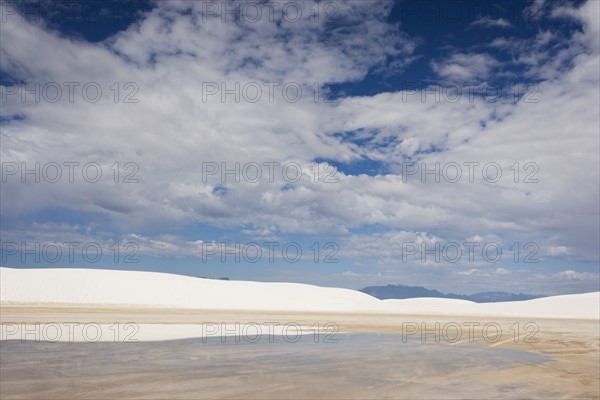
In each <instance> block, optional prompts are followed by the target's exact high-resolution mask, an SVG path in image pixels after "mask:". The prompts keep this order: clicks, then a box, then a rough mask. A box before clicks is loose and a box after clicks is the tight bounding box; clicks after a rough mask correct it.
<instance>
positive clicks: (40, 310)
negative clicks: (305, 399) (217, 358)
mask: <svg viewBox="0 0 600 400" xmlns="http://www.w3.org/2000/svg"><path fill="white" fill-rule="evenodd" d="M0 321H1V322H2V323H3V324H7V323H26V324H35V323H40V324H49V323H64V322H70V323H81V324H85V323H97V324H114V323H119V324H125V323H134V324H138V325H139V328H140V332H143V329H144V328H147V329H149V330H152V329H153V327H154V326H157V325H162V326H164V325H167V326H172V327H173V331H176V328H177V327H178V326H179V325H196V326H200V325H201V324H203V323H216V324H221V323H224V324H229V325H231V324H242V325H243V324H249V323H255V324H263V323H278V324H281V325H284V324H290V323H293V324H297V325H299V326H302V327H311V326H314V325H315V324H319V325H320V326H324V325H325V324H327V323H330V324H335V326H336V327H338V329H339V333H337V334H336V335H335V336H334V337H336V338H338V339H340V340H342V341H343V340H344V334H347V333H373V334H393V335H396V336H395V337H396V338H397V339H396V340H397V342H398V343H400V342H402V341H403V340H409V341H410V340H416V341H418V342H419V343H425V344H429V345H431V346H436V345H448V346H459V347H467V348H470V347H472V346H476V347H485V348H497V349H514V350H519V351H525V352H528V353H532V354H539V355H543V356H547V357H549V358H550V361H549V362H546V363H543V364H542V365H528V364H522V365H513V366H510V367H508V368H503V369H501V370H498V371H485V370H481V371H479V370H477V371H470V370H463V369H459V370H457V371H456V372H454V373H448V374H445V375H444V377H443V380H444V381H446V382H447V383H448V384H458V383H459V382H465V381H467V382H479V383H478V384H479V385H483V386H482V387H484V386H485V383H486V382H487V383H488V384H489V385H496V386H497V385H499V384H501V383H502V384H503V385H506V386H507V387H520V388H521V389H520V390H521V392H520V393H523V390H525V389H523V388H527V389H526V391H530V392H531V396H532V397H536V396H537V397H544V396H542V395H540V394H543V393H552V394H553V396H557V395H558V394H560V396H559V397H563V398H599V397H600V393H599V389H598V388H599V387H600V365H599V361H598V360H599V357H600V339H599V338H600V333H599V329H600V328H599V325H598V321H594V320H576V319H560V318H557V319H551V318H535V319H533V318H518V317H508V318H506V317H504V318H498V317H473V316H448V315H440V316H434V315H414V314H413V315H411V314H385V313H373V312H355V313H343V312H337V313H334V312H279V311H270V312H265V311H249V310H192V309H177V308H149V307H124V306H123V307H112V306H111V307H106V306H103V307H101V306H87V305H86V306H78V305H40V304H29V305H28V304H18V305H17V304H3V305H2V306H1V307H0ZM423 324H424V325H423ZM436 324H439V325H436ZM515 324H518V326H519V329H520V330H519V333H518V335H516V334H515V329H516V325H515ZM526 324H529V329H528V330H523V327H524V326H525V325H526ZM437 326H439V328H437ZM486 326H488V327H490V328H488V330H489V331H488V332H487V333H485V334H484V329H486V328H485V327H486ZM531 326H534V327H535V329H532V328H531ZM415 327H417V331H416V332H415ZM457 327H460V329H462V335H461V337H460V338H459V339H458V340H457V329H456V328H457ZM496 327H500V329H501V331H502V333H501V336H500V337H497V335H496V332H497V328H496ZM421 328H423V329H424V330H425V331H426V333H427V334H426V335H425V336H421V333H422V332H421V331H422V329H421ZM471 328H472V331H470V332H469V331H468V330H469V329H471ZM534 331H535V332H534ZM166 332H167V334H168V332H169V330H168V329H167V331H166ZM434 332H437V335H436V334H434ZM211 337H218V333H217V334H216V335H213V336H211ZM163 339H168V337H164V338H163ZM8 343H10V342H8ZM132 346H135V344H132ZM429 379H432V380H431V382H428V380H429ZM436 379H440V377H431V378H429V377H427V376H423V377H421V378H420V382H422V383H423V384H425V383H427V382H428V383H427V384H428V385H430V386H431V387H433V386H435V385H437V383H436V382H438V381H436ZM6 385H7V382H3V386H4V387H6ZM9 386H10V384H9ZM272 392H273V393H274V395H273V396H274V397H276V395H281V394H282V392H281V391H278V390H273V391H272ZM41 393H42V394H43V393H45V392H44V391H42V392H41ZM267 393H270V391H267ZM361 393H362V392H361ZM402 393H408V392H402ZM46 394H47V393H46ZM229 394H230V395H233V396H234V397H235V394H232V393H229ZM363 394H365V393H363ZM320 395H321V396H324V397H330V396H328V395H327V393H320ZM330 395H333V394H332V393H330ZM387 395H390V396H392V397H394V396H393V393H387V394H386V393H381V396H383V397H386V396H387ZM11 397H12V396H9V397H8V398H11ZM17 397H18V396H17ZM267 397H268V396H267ZM351 397H352V396H351ZM333 398H335V396H334V397H333ZM356 398H360V396H357V397H356ZM508 398H510V396H509V397H508Z"/></svg>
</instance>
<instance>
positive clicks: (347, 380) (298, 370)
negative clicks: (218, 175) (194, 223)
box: [0, 305, 600, 399]
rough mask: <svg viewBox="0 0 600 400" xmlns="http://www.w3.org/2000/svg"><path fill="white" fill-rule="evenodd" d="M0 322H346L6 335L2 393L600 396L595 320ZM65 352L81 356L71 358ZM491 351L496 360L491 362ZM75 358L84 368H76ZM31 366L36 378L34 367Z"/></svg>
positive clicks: (38, 311) (125, 315)
mask: <svg viewBox="0 0 600 400" xmlns="http://www.w3.org/2000/svg"><path fill="white" fill-rule="evenodd" d="M0 322H2V323H3V324H6V323H28V324H34V323H42V324H44V323H46V324H47V323H65V322H70V323H73V322H77V323H82V324H83V323H98V324H114V323H118V324H125V323H135V324H140V329H143V328H144V326H146V325H144V324H168V325H173V326H177V325H180V324H202V323H208V322H210V323H215V324H221V323H226V324H236V323H240V324H248V323H255V324H263V323H273V322H277V323H279V324H282V325H283V324H289V323H293V324H297V325H299V326H303V327H311V326H315V324H317V323H318V324H319V326H320V327H323V326H324V325H326V324H327V323H330V326H332V325H331V324H333V326H337V327H338V329H339V332H338V333H336V334H335V335H333V336H330V338H332V339H338V342H337V343H335V342H330V343H324V338H325V336H324V335H319V340H318V343H315V340H313V339H314V338H315V337H314V335H307V336H306V337H303V339H302V340H301V341H300V342H297V343H289V342H286V341H282V340H281V338H278V339H279V340H275V342H274V343H269V342H268V341H267V340H266V339H263V340H261V341H260V342H259V343H248V342H246V341H244V340H242V341H240V342H239V343H236V342H235V341H232V340H228V341H227V342H226V343H221V340H219V339H218V338H216V337H211V338H210V339H209V340H208V341H206V342H205V341H201V340H199V339H195V340H178V341H171V342H146V343H131V344H129V343H126V344H123V343H43V342H42V343H21V342H20V341H19V340H12V341H7V342H3V343H2V356H3V357H2V359H1V360H0V367H1V368H2V374H1V376H2V377H1V379H0V381H1V382H0V383H1V389H0V394H1V396H0V397H2V398H3V399H4V398H107V397H119V398H165V397H168V398H282V397H287V398H290V397H293V398H305V397H317V398H369V397H371V398H373V397H375V398H484V397H485V398H568V399H573V398H599V397H600V393H599V387H600V350H599V349H600V336H599V335H600V333H599V330H600V328H599V324H598V321H597V320H568V319H532V318H528V319H521V318H514V317H505V318H496V317H495V318H486V317H472V316H470V317H452V316H433V315H427V316H424V315H392V314H376V313H293V312H286V313H277V312H269V313H266V312H249V311H230V312H223V311H205V310H202V311H199V310H183V309H149V308H143V307H137V308H134V307H112V308H107V307H76V306H43V305H2V307H0ZM436 323H437V324H439V325H438V326H437V328H436ZM423 324H424V325H423ZM516 324H518V333H516V331H517V325H516ZM148 326H150V325H148ZM498 328H500V329H501V332H502V333H501V334H499V329H498ZM458 329H460V331H461V335H460V336H458ZM423 330H426V332H425V333H426V335H425V336H422V335H421V333H423V332H422V331H423ZM327 332H331V330H328V331H327ZM122 351H130V352H132V353H131V354H128V355H121V356H115V357H116V359H113V361H112V364H109V367H110V368H109V367H107V366H106V365H104V364H103V362H107V360H105V359H102V355H103V354H106V353H107V352H108V353H110V354H113V355H114V353H115V352H122ZM153 351H154V352H155V353H153ZM198 351H201V352H202V353H201V354H197V355H196V356H195V357H196V358H195V361H194V362H193V363H191V364H186V363H185V362H183V361H181V364H182V365H178V362H177V360H178V359H179V360H182V358H181V357H179V358H173V357H171V358H169V356H168V355H169V354H171V355H173V354H175V355H176V354H180V355H182V354H183V355H185V354H195V353H194V352H198ZM328 351H329V353H328ZM69 352H73V354H74V355H76V354H79V356H78V357H77V356H73V358H68V357H67V358H65V356H66V355H67V354H69ZM407 352H408V353H407ZM511 352H512V353H511ZM36 354H37V356H36ZM328 354H329V356H328ZM434 354H438V355H440V357H441V358H440V359H436V358H435V357H434V356H433V355H434ZM36 357H37V361H38V362H37V363H35V362H34V360H36ZM119 357H120V358H119ZM261 357H262V358H261ZM265 357H266V358H265ZM495 357H498V359H497V360H496V361H497V363H494V362H492V363H491V364H490V363H489V362H488V361H489V360H494V359H495ZM531 357H533V358H531ZM535 357H538V358H535ZM74 359H77V362H78V364H77V365H79V369H78V370H77V371H72V368H73V362H74ZM86 359H87V361H88V362H91V363H92V364H97V365H96V366H97V368H98V369H97V370H96V369H94V366H93V365H92V366H90V365H88V364H86ZM275 359H277V360H280V361H278V362H275V361H274V360H275ZM115 360H116V361H115ZM119 360H120V361H119ZM125 360H129V361H130V362H125ZM144 360H145V361H144ZM161 360H162V361H161ZM169 360H170V361H169ZM202 360H204V361H202ZM207 360H212V361H211V363H208V364H207ZM261 360H262V361H261ZM465 360H471V361H472V362H471V363H469V362H466V361H465ZM473 360H475V361H476V362H475V361H473ZM201 361H202V362H201ZM253 363H254V364H253ZM101 364H102V365H104V367H103V368H101ZM157 365H158V366H159V367H157ZM439 365H443V366H444V367H443V368H442V367H440V368H436V366H439ZM207 369H208V370H209V371H212V373H209V372H208V371H207ZM31 372H35V376H34V377H31V376H28V375H27V374H30V373H31ZM57 374H58V375H59V376H61V374H62V377H63V381H61V380H60V379H59V380H57V377H56V375H57ZM73 374H75V375H73ZM59 382H62V384H59Z"/></svg>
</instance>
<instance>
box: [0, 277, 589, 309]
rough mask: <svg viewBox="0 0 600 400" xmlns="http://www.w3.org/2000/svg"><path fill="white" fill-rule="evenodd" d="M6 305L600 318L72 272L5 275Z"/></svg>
mask: <svg viewBox="0 0 600 400" xmlns="http://www.w3.org/2000/svg"><path fill="white" fill-rule="evenodd" d="M0 301H1V302H3V303H34V304H73V305H102V306H110V305H114V306H117V305H128V306H144V307H160V308H163V307H171V308H185V309H200V310H257V311H304V312H307V311H308V312H380V313H399V314H433V315H482V316H515V317H539V318H573V319H600V292H593V293H585V294H576V295H564V296H553V297H546V298H541V299H535V300H528V301H518V302H503V303H484V304H478V303H474V302H471V301H465V300H453V299H438V298H417V299H405V300H379V299H376V298H374V297H372V296H369V295H367V294H364V293H361V292H358V291H355V290H350V289H341V288H329V287H319V286H313V285H306V284H298V283H263V282H246V281H221V280H213V279H202V278H194V277H189V276H182V275H174V274H166V273H156V272H139V271H115V270H99V269H71V268H64V269H58V268H57V269H14V268H5V267H3V268H0Z"/></svg>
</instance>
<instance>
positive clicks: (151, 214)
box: [1, 2, 600, 274]
mask: <svg viewBox="0 0 600 400" xmlns="http://www.w3.org/2000/svg"><path fill="white" fill-rule="evenodd" d="M303 4H304V3H303ZM344 4H345V3H344ZM540 4H541V3H540ZM158 5H159V7H157V8H156V9H154V10H153V11H152V12H150V13H149V14H148V15H146V17H145V18H144V19H143V20H142V21H140V23H139V24H136V25H134V26H131V27H129V28H128V29H127V30H126V31H124V32H121V33H118V34H117V35H115V36H114V37H112V38H110V39H109V40H107V41H105V42H103V43H100V44H90V43H84V42H82V41H78V40H73V39H68V38H64V37H60V36H59V35H58V34H56V33H54V32H51V31H48V30H47V29H44V27H42V26H37V25H30V24H27V23H21V22H20V19H12V20H10V21H9V22H7V23H6V24H2V28H1V29H2V36H3V46H2V50H1V51H2V54H1V55H2V59H3V69H6V71H7V72H9V73H10V74H13V75H15V76H17V77H20V78H23V79H25V80H27V81H29V82H34V81H39V82H51V81H56V82H70V81H76V82H93V81H95V82H99V84H101V86H102V87H103V88H105V90H106V91H107V93H108V94H109V95H108V96H104V97H103V98H102V100H101V101H100V102H98V103H87V102H84V101H81V100H78V101H76V102H75V103H69V102H66V101H64V102H58V103H48V102H40V103H33V104H23V103H21V102H20V101H9V102H7V103H4V104H3V113H6V115H14V114H22V115H24V116H25V119H24V120H22V121H13V122H11V123H9V124H5V125H3V129H2V149H1V155H2V159H3V161H9V160H10V161H18V162H21V161H25V162H28V163H33V162H36V161H37V162H40V163H47V162H50V161H59V162H63V161H78V162H80V163H82V164H85V163H86V162H92V161H93V162H99V163H101V164H102V166H103V168H104V170H105V171H108V170H109V169H108V168H109V167H110V165H112V164H113V163H114V162H115V161H119V162H127V161H132V162H135V163H137V164H138V165H139V168H140V171H139V174H138V175H139V178H140V183H139V184H130V185H126V184H118V185H117V184H114V183H113V182H110V180H109V181H103V182H102V183H99V184H89V183H86V182H81V181H79V182H76V183H75V184H69V183H64V182H63V183H59V184H39V185H23V184H20V183H16V182H9V183H7V184H3V196H2V208H3V213H6V214H10V215H14V216H15V217H16V218H19V217H21V216H27V215H31V214H33V213H35V212H37V211H40V210H44V209H47V208H53V207H63V208H65V209H68V210H72V211H76V212H79V213H85V214H86V215H100V216H101V217H100V218H99V219H101V220H103V221H108V222H107V223H108V224H109V225H110V226H111V227H112V228H114V229H115V230H119V231H120V232H122V233H123V234H124V235H127V234H134V235H139V236H138V240H140V241H142V239H144V240H143V242H144V243H146V244H147V247H148V248H150V249H153V251H157V252H158V251H160V252H162V253H160V254H173V253H175V254H177V253H180V254H188V250H184V249H183V248H180V247H173V246H174V240H171V239H169V238H165V237H162V238H161V237H160V236H158V237H155V235H154V234H153V232H156V231H160V230H161V229H165V227H169V228H180V227H185V226H189V225H190V224H209V225H212V226H216V227H225V228H227V227H229V228H240V229H241V230H242V233H244V234H248V235H252V234H255V235H257V236H261V237H273V235H276V234H279V233H306V234H316V233H318V234H321V235H330V236H332V237H334V238H339V239H340V241H343V242H344V243H348V244H350V245H351V249H354V250H350V251H348V252H347V254H352V251H355V252H358V251H362V254H370V255H374V256H377V257H380V258H381V260H394V258H396V257H397V255H398V253H397V249H395V248H394V247H393V246H394V243H395V244H396V245H397V244H398V241H399V240H408V239H411V240H419V239H420V240H423V241H427V240H431V241H433V240H436V238H437V239H439V238H445V239H446V240H454V239H455V238H456V239H457V240H460V239H462V238H465V237H471V236H474V235H480V236H481V237H483V238H485V237H488V236H489V235H498V236H499V237H511V238H516V239H517V240H519V241H521V242H522V243H525V242H527V241H535V242H539V243H541V244H543V245H544V246H548V247H544V249H550V250H549V254H550V255H551V256H557V257H558V256H564V255H566V254H567V252H566V251H565V250H564V249H568V254H569V255H570V256H572V257H573V258H574V259H581V260H588V261H589V260H598V246H597V243H598V231H597V227H598V209H597V202H598V197H599V193H598V186H597V182H598V180H599V176H598V168H597V166H598V163H599V159H598V157H599V155H598V154H599V151H600V146H599V143H598V135H597V130H598V119H597V110H598V108H599V107H600V104H599V102H598V96H597V93H598V83H599V82H598V76H597V71H598V54H599V52H598V41H597V36H598V21H597V18H594V17H593V16H594V15H597V12H596V14H594V11H597V7H598V3H597V2H588V3H586V4H585V5H584V6H583V7H582V8H581V9H578V10H571V11H570V13H565V12H563V13H562V14H561V15H567V14H568V15H570V16H571V17H572V18H577V19H579V20H581V21H582V22H583V24H584V30H583V32H581V33H577V34H575V36H574V37H573V38H572V39H571V40H570V41H569V42H567V43H566V44H565V46H564V49H562V50H561V51H560V52H559V54H558V55H556V56H555V57H554V59H550V58H549V57H550V53H548V52H546V53H540V54H536V55H528V54H526V53H525V52H518V57H517V60H518V62H520V63H522V64H524V65H528V66H529V67H530V68H529V69H528V74H530V75H529V76H531V77H535V78H536V79H538V78H539V79H542V80H543V81H542V82H541V83H540V84H539V86H538V87H537V91H536V92H535V93H534V94H533V97H535V98H537V99H538V102H537V103H525V102H523V101H520V102H518V103H516V104H514V103H512V102H511V101H510V100H512V99H513V96H512V94H513V93H512V92H511V93H509V95H508V96H506V97H504V98H503V99H502V101H499V102H496V103H494V102H489V101H485V99H482V98H481V97H479V96H476V97H475V98H474V99H473V100H472V101H470V100H469V99H468V96H467V95H466V94H463V97H462V98H461V100H460V101H458V102H454V103H452V102H448V101H439V102H436V101H434V100H431V99H432V97H431V96H430V97H428V99H429V100H426V101H424V102H423V101H422V97H421V93H408V92H392V93H380V94H377V95H374V96H360V97H359V96H357V97H345V98H343V99H342V100H341V101H340V102H339V104H331V103H323V102H321V103H315V102H313V101H312V99H313V98H312V96H305V97H304V98H303V99H302V100H301V101H299V102H298V103H289V102H285V101H281V97H279V99H278V100H277V101H275V102H272V103H271V102H269V101H268V100H267V99H265V98H263V99H262V100H261V101H260V102H258V103H248V102H243V101H242V102H240V103H235V102H231V101H229V102H225V103H223V102H221V100H220V99H219V98H218V96H213V97H211V98H210V100H209V101H206V102H205V101H203V99H202V90H203V87H202V82H226V83H227V84H228V85H229V87H231V86H232V85H233V84H234V83H235V82H236V81H239V82H242V84H244V83H247V82H262V81H263V80H264V81H278V82H297V83H298V84H299V85H301V87H302V88H303V90H307V91H308V90H309V89H310V86H311V85H312V84H313V83H314V82H319V83H320V84H326V83H334V82H347V81H360V80H361V79H362V78H364V77H365V75H366V74H367V72H368V71H369V70H371V69H373V68H380V67H381V66H385V65H386V63H387V62H388V61H387V60H388V58H389V56H391V55H395V56H398V57H400V58H402V57H406V58H407V59H408V58H410V57H412V56H413V52H414V51H415V48H416V43H417V42H418V41H416V40H413V39H411V38H409V37H407V36H406V35H405V34H403V33H401V31H400V30H399V29H398V26H396V25H393V24H389V23H385V22H384V21H383V17H385V16H386V13H387V12H389V8H390V5H389V4H384V3H371V2H369V3H365V2H350V3H349V4H348V5H347V6H344V8H342V9H341V10H340V13H341V14H340V15H343V16H344V17H345V18H348V19H349V20H350V21H351V22H352V24H350V25H349V27H346V28H344V29H342V28H340V29H336V30H334V31H333V32H331V33H330V32H329V31H327V33H328V35H329V36H328V37H327V38H323V35H324V34H325V32H326V28H325V25H324V22H319V23H316V22H314V21H310V20H306V21H302V22H299V23H296V24H285V23H283V24H282V25H281V27H280V26H279V25H277V24H273V23H267V22H266V21H262V22H261V23H258V24H254V25H252V24H247V23H246V24H245V23H241V24H232V23H222V22H220V21H219V20H214V19H209V20H208V21H206V22H201V21H199V20H197V19H194V18H193V17H192V16H193V15H194V13H189V14H188V13H185V12H183V10H185V9H186V8H188V7H197V5H196V3H195V2H177V3H175V2H159V3H158ZM167 21H169V23H167ZM201 38H202V39H201ZM240 38H244V40H240ZM553 40H556V38H555V37H554V36H552V35H551V34H549V33H547V32H540V34H539V35H538V37H537V38H536V43H537V44H536V46H538V48H539V49H544V48H545V47H544V46H546V45H547V44H548V43H553ZM496 44H497V45H506V42H505V43H504V44H502V43H500V42H498V43H496ZM566 60H569V61H570V62H569V63H568V65H566V66H565V61H566ZM433 66H434V69H435V71H436V72H437V73H438V74H439V75H440V77H442V78H444V79H451V80H457V81H459V82H462V81H466V80H471V79H475V80H479V81H481V80H485V79H487V78H489V77H490V76H492V75H493V73H494V72H495V71H496V69H497V68H498V67H499V66H500V65H499V62H498V61H497V60H495V59H494V58H492V57H491V56H490V55H487V54H485V53H481V54H480V53H456V54H453V55H451V56H450V57H449V58H448V59H447V60H443V61H440V60H438V61H436V62H435V63H434V64H433ZM114 82H121V83H124V82H136V83H137V84H138V85H139V88H140V91H139V94H138V98H139V100H140V101H139V103H137V104H123V103H118V104H115V103H114V101H113V100H112V97H111V96H112V93H111V92H110V90H109V89H108V88H109V87H110V86H111V85H112V84H113V83H114ZM509 90H516V89H515V88H509ZM307 93H309V92H307ZM340 132H358V134H359V135H362V136H361V137H360V138H361V139H364V140H365V141H366V144H364V145H361V146H358V145H356V144H355V143H353V142H352V141H350V140H347V139H348V138H347V137H344V135H343V134H340ZM432 147H435V148H438V149H441V151H439V152H431V153H427V152H426V151H427V150H428V149H431V148H432ZM405 157H407V158H409V159H411V160H417V161H424V162H428V163H435V162H440V163H448V162H455V161H458V162H459V163H462V162H464V161H477V162H481V163H482V164H483V163H486V162H496V163H499V164H500V165H501V166H502V168H503V172H504V175H503V177H502V180H501V181H500V182H499V183H498V184H494V185H489V184H485V182H482V180H481V179H478V180H477V181H476V182H475V183H470V182H467V181H461V182H460V183H457V184H452V183H447V182H441V183H439V184H433V183H431V182H430V183H422V182H419V181H415V180H411V181H409V182H403V181H402V177H401V176H400V175H398V174H399V173H400V172H401V164H400V163H401V162H403V161H404V160H405ZM316 158H324V159H332V160H336V161H339V162H348V161H356V160H361V159H371V160H376V161H379V162H381V163H383V164H384V165H385V166H386V167H387V168H389V169H390V171H392V172H393V173H394V174H386V175H378V176H367V175H357V176H349V175H345V174H342V173H339V174H338V176H339V177H340V181H339V183H336V184H322V183H319V184H316V183H314V182H311V181H310V179H308V180H307V179H303V180H302V181H301V182H299V183H297V184H295V185H294V188H293V189H292V190H287V191H284V190H281V187H282V186H283V185H284V184H285V183H286V182H284V181H283V180H282V179H281V178H278V179H277V181H276V182H274V183H269V182H266V181H261V182H260V183H258V184H250V183H241V184H237V185H233V184H230V185H225V186H226V188H227V195H225V196H220V195H219V194H218V193H216V191H215V189H216V188H217V187H219V186H220V185H219V184H218V182H215V181H209V182H207V183H204V182H203V181H202V175H201V162H203V161H217V162H219V163H220V162H230V163H234V162H242V163H243V162H248V161H257V162H264V161H279V162H286V161H295V162H298V163H299V164H301V165H303V166H305V169H304V174H305V176H306V177H310V176H311V171H310V170H309V169H308V167H307V166H308V165H309V164H310V162H311V161H312V160H314V159H316ZM528 161H531V162H535V163H536V164H537V165H538V166H539V172H538V173H537V175H536V177H537V178H539V183H535V184H524V183H522V182H518V183H516V182H514V179H513V178H514V177H513V175H511V174H512V171H511V170H509V169H508V168H509V167H511V166H512V165H514V163H515V162H519V163H520V168H523V166H524V163H525V162H528ZM526 172H527V171H524V170H521V174H522V175H521V178H523V174H526ZM367 225H369V226H370V225H375V226H381V227H382V228H383V229H387V230H389V232H387V233H385V234H364V235H353V234H352V233H351V232H352V231H353V230H354V229H360V228H361V227H364V226H367ZM3 234H4V232H3ZM187 239H188V240H187V242H189V243H187V245H189V246H188V247H190V248H193V246H194V243H196V240H195V238H187ZM177 240H182V239H181V238H178V239H177ZM183 241H184V242H185V241H186V240H185V239H183ZM189 254H193V252H191V253H189ZM396 259H397V258H396ZM382 263H383V265H386V262H385V261H383V262H382ZM502 269H503V268H499V270H502ZM472 270H477V269H472ZM496 273H497V274H501V272H498V269H497V270H496ZM472 274H475V273H472Z"/></svg>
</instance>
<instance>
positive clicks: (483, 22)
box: [469, 17, 512, 28]
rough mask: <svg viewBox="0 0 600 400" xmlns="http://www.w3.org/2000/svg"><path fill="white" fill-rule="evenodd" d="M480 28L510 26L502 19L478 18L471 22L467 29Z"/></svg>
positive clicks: (510, 25)
mask: <svg viewBox="0 0 600 400" xmlns="http://www.w3.org/2000/svg"><path fill="white" fill-rule="evenodd" d="M471 27H481V28H511V27H512V24H511V23H510V22H508V21H507V20H505V19H504V18H485V17H480V18H477V19H476V20H475V21H473V22H471V24H470V25H469V28H471Z"/></svg>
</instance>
